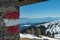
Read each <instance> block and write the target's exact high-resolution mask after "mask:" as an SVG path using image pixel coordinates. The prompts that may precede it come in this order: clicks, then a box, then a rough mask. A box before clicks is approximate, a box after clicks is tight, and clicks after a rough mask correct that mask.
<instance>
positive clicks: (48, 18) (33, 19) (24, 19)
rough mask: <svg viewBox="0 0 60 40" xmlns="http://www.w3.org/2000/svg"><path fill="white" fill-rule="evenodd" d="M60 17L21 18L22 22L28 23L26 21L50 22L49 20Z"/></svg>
mask: <svg viewBox="0 0 60 40" xmlns="http://www.w3.org/2000/svg"><path fill="white" fill-rule="evenodd" d="M59 19H60V18H57V17H56V18H54V17H45V18H20V24H26V23H41V22H48V21H54V20H59Z"/></svg>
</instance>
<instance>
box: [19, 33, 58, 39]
mask: <svg viewBox="0 0 60 40" xmlns="http://www.w3.org/2000/svg"><path fill="white" fill-rule="evenodd" d="M40 36H41V38H40V37H37V36H34V35H32V34H22V33H20V38H30V39H33V38H34V39H41V40H44V39H48V40H59V39H54V38H49V37H46V36H42V35H40Z"/></svg>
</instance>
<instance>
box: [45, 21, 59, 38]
mask: <svg viewBox="0 0 60 40" xmlns="http://www.w3.org/2000/svg"><path fill="white" fill-rule="evenodd" d="M47 28H48V29H47V30H46V32H47V33H48V32H50V33H51V34H53V35H54V36H55V37H56V36H57V37H58V34H60V20H57V21H52V22H49V25H48V26H47Z"/></svg>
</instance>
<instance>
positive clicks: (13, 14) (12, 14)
mask: <svg viewBox="0 0 60 40" xmlns="http://www.w3.org/2000/svg"><path fill="white" fill-rule="evenodd" d="M4 18H5V19H18V18H19V12H16V11H14V12H12V11H7V12H6V14H5V16H4Z"/></svg>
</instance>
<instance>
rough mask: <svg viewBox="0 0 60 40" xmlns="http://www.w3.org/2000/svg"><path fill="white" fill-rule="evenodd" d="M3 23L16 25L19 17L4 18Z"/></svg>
mask: <svg viewBox="0 0 60 40" xmlns="http://www.w3.org/2000/svg"><path fill="white" fill-rule="evenodd" d="M4 23H5V24H6V26H15V25H18V24H19V23H20V22H19V19H4Z"/></svg>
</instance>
